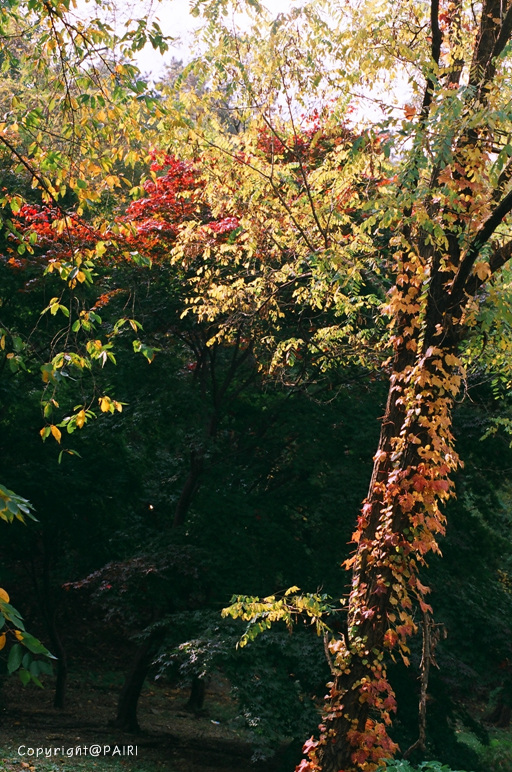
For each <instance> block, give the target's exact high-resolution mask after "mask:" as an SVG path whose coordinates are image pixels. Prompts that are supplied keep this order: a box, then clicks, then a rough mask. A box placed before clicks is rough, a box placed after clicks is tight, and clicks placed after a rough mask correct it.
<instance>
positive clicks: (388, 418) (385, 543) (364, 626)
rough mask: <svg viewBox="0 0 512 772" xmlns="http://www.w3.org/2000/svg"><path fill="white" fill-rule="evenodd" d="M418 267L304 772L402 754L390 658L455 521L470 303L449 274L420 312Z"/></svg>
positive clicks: (371, 765)
mask: <svg viewBox="0 0 512 772" xmlns="http://www.w3.org/2000/svg"><path fill="white" fill-rule="evenodd" d="M408 236H409V237H410V234H408ZM416 254H417V257H418V264H419V265H421V264H425V262H426V261H427V260H430V261H431V263H432V264H434V265H441V256H439V255H436V254H433V253H432V251H431V250H430V251H428V250H427V249H426V248H425V246H424V244H422V243H421V241H420V242H419V244H418V245H417V248H416ZM414 262H415V261H411V259H410V253H409V255H408V257H407V259H406V260H403V261H402V263H401V265H400V271H401V274H400V275H401V276H402V277H403V286H405V287H406V289H405V290H404V289H402V288H400V287H399V286H397V288H396V289H395V292H394V295H393V298H392V301H391V308H392V309H396V313H395V316H394V318H395V332H394V345H395V355H394V358H393V363H392V368H391V372H390V388H389V394H388V400H387V405H386V410H385V414H384V416H383V418H382V426H381V435H380V440H379V444H378V448H377V452H376V454H375V456H374V468H373V473H372V478H371V483H370V487H369V492H368V497H367V499H366V501H365V503H364V506H363V509H362V513H361V515H360V517H359V521H358V527H357V530H356V531H355V533H354V535H353V540H354V543H355V545H356V549H355V552H354V554H353V556H352V557H351V558H350V560H349V561H347V564H348V567H351V568H352V590H351V594H350V598H349V603H348V613H347V629H346V632H345V634H344V635H343V636H342V637H341V638H338V639H335V640H332V641H331V643H330V645H329V648H330V653H331V655H332V660H333V661H332V665H333V668H332V669H333V676H334V677H333V681H332V683H331V684H329V689H330V691H329V694H328V695H327V707H326V711H325V714H324V720H323V724H322V725H321V728H320V729H321V735H320V738H319V740H318V741H314V740H311V741H308V743H306V751H307V752H308V755H309V761H308V762H303V763H302V765H300V766H299V768H298V769H300V770H301V772H302V771H303V772H306V770H307V771H308V772H309V771H310V770H321V771H322V772H339V770H347V771H348V770H352V769H359V768H364V769H368V770H373V769H376V768H377V765H378V763H379V762H380V761H381V760H382V759H384V758H388V757H390V756H392V755H393V753H394V752H395V750H396V744H395V743H394V742H393V741H392V740H391V739H390V738H389V736H388V734H387V730H386V727H387V726H388V725H389V724H390V723H391V719H390V713H392V712H393V711H394V710H395V707H396V706H395V698H394V694H393V691H392V688H391V686H390V684H389V682H388V679H387V673H386V653H387V652H389V651H391V650H392V649H397V650H398V651H399V652H400V654H401V656H402V657H403V658H404V660H406V661H407V655H408V653H409V649H408V647H407V638H408V637H409V636H410V635H411V634H412V633H414V632H415V631H416V625H415V622H414V620H413V616H412V610H413V605H414V604H415V603H416V604H419V605H420V606H421V608H422V609H424V610H425V609H428V608H429V607H428V606H427V604H426V603H425V599H424V596H425V593H426V592H427V591H428V590H427V588H425V587H423V585H422V584H421V583H420V581H419V579H418V570H419V568H420V566H421V565H422V564H423V563H424V555H425V554H426V553H427V552H429V551H432V550H438V547H437V542H436V538H437V537H438V535H439V534H442V533H444V520H445V519H444V516H443V515H442V514H441V512H440V510H439V502H440V501H442V500H444V499H446V498H448V497H449V496H450V495H451V487H452V483H451V481H450V480H449V479H448V475H449V473H450V472H452V471H453V470H454V469H455V468H456V467H457V465H458V459H457V456H456V454H455V452H454V450H453V443H452V440H453V438H452V434H451V431H450V428H451V416H450V412H451V408H452V405H453V400H454V396H455V395H456V394H457V392H458V390H459V386H460V382H461V377H460V374H459V373H458V364H459V361H458V359H457V356H456V347H457V340H456V334H455V333H454V330H456V329H457V322H458V320H459V318H460V303H459V304H454V303H452V302H451V301H450V298H449V296H448V294H447V293H446V292H445V293H444V295H443V292H442V291H441V287H442V285H443V283H445V277H444V275H443V274H441V272H440V271H439V272H438V273H437V274H435V275H434V276H433V277H432V281H431V292H430V295H429V297H428V299H426V300H423V308H422V307H421V305H422V300H421V296H422V291H423V290H422V279H421V275H422V272H421V271H418V270H417V265H415V264H414ZM448 307H449V313H446V311H447V308H448ZM419 320H421V321H419Z"/></svg>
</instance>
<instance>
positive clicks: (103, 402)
mask: <svg viewBox="0 0 512 772" xmlns="http://www.w3.org/2000/svg"><path fill="white" fill-rule="evenodd" d="M98 402H99V403H100V410H101V412H102V413H109V412H110V405H111V402H110V397H99V399H98Z"/></svg>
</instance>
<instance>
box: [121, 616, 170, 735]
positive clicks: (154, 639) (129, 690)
mask: <svg viewBox="0 0 512 772" xmlns="http://www.w3.org/2000/svg"><path fill="white" fill-rule="evenodd" d="M161 639H162V632H161V631H158V632H156V633H154V634H153V635H151V636H150V637H149V638H148V639H147V640H146V641H144V643H143V644H142V645H141V646H140V647H139V648H138V650H137V653H136V655H135V657H134V660H133V662H132V667H131V669H130V671H129V672H128V673H127V675H126V678H125V681H124V684H123V688H122V689H121V693H120V695H119V701H118V704H117V714H116V717H115V719H114V720H113V721H112V726H115V727H117V728H118V729H122V730H123V731H125V732H140V726H139V722H138V719H137V706H138V704H139V698H140V694H141V691H142V687H143V686H144V681H145V680H146V676H147V673H148V670H149V667H150V665H151V662H152V660H153V657H154V656H155V652H156V650H157V649H158V646H159V645H160V642H161Z"/></svg>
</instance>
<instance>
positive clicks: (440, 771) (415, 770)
mask: <svg viewBox="0 0 512 772" xmlns="http://www.w3.org/2000/svg"><path fill="white" fill-rule="evenodd" d="M503 769H505V768H504V767H503ZM387 770H393V772H464V770H462V769H457V770H456V769H450V767H447V766H446V764H442V763H441V762H440V761H423V762H422V763H421V764H418V766H417V767H413V766H411V764H410V763H409V762H408V761H404V760H403V759H402V760H396V759H394V760H393V761H388V762H387V766H386V772H387Z"/></svg>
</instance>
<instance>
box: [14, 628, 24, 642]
mask: <svg viewBox="0 0 512 772" xmlns="http://www.w3.org/2000/svg"><path fill="white" fill-rule="evenodd" d="M14 635H15V636H16V638H17V639H18V641H22V640H23V633H22V632H21V630H15V631H14Z"/></svg>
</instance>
